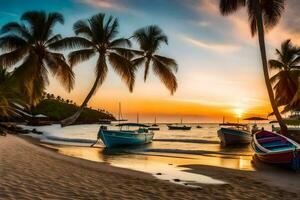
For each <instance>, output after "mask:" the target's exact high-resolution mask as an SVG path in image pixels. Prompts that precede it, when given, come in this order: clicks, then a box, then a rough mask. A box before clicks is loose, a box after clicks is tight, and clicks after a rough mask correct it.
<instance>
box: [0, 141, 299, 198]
mask: <svg viewBox="0 0 300 200" xmlns="http://www.w3.org/2000/svg"><path fill="white" fill-rule="evenodd" d="M0 177H1V178H0V199H200V198H201V199H253V198H256V199H258V198H263V199H274V198H276V197H281V199H295V198H297V197H296V196H295V194H293V193H290V192H286V191H282V190H277V189H276V188H272V187H266V188H265V190H263V191H262V190H258V191H259V192H258V193H249V194H247V195H243V194H241V193H240V191H241V190H240V189H239V188H238V187H239V186H238V185H234V186H232V185H230V183H229V184H226V185H219V186H215V185H203V186H202V189H196V188H189V187H185V186H180V185H176V184H172V183H169V182H166V181H162V180H158V179H155V178H154V177H152V176H151V175H149V174H146V173H142V172H136V171H132V170H128V169H122V168H117V167H112V166H110V165H108V164H105V163H96V162H91V161H86V160H81V159H77V158H72V157H67V156H64V155H60V154H58V153H56V152H54V151H50V150H48V149H45V148H43V147H40V146H38V145H34V144H32V143H30V142H28V141H26V140H24V139H22V138H19V137H17V136H13V135H8V136H7V137H0ZM225 181H226V180H225ZM247 184H249V187H250V186H251V188H252V191H253V190H254V191H255V189H253V187H254V188H255V187H258V188H259V187H260V185H259V183H257V182H254V181H253V183H252V182H249V183H247Z"/></svg>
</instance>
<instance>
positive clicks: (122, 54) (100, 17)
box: [51, 13, 135, 126]
mask: <svg viewBox="0 0 300 200" xmlns="http://www.w3.org/2000/svg"><path fill="white" fill-rule="evenodd" d="M73 29H74V32H75V34H76V35H77V36H75V37H68V38H64V39H63V40H61V41H60V42H57V43H56V44H54V45H51V46H52V47H53V48H55V49H57V50H59V49H65V48H80V49H79V50H76V51H73V52H71V53H70V54H69V62H70V65H71V66H74V65H76V64H78V63H79V62H83V61H86V60H88V59H90V58H92V57H93V56H97V64H96V69H95V74H96V79H95V82H94V84H93V86H92V88H91V90H90V92H89V93H88V95H87V96H86V98H85V100H84V101H83V103H82V104H81V106H80V108H79V109H78V111H77V112H76V113H75V114H74V115H72V116H71V117H69V118H67V119H64V120H63V121H62V122H61V124H62V126H67V125H70V124H72V123H74V122H75V121H76V119H77V118H78V117H79V116H80V114H81V112H82V111H83V109H84V108H85V107H86V106H87V103H88V102H89V100H90V99H91V97H92V96H93V94H95V92H96V90H97V88H98V87H99V86H100V85H101V84H102V83H103V81H104V80H105V78H106V76H107V72H108V65H107V64H108V63H109V64H110V65H111V67H112V68H113V69H114V70H115V71H116V72H117V73H118V74H119V75H120V76H121V78H122V80H123V81H125V83H126V84H127V86H128V87H129V90H130V91H132V89H133V84H134V79H135V67H134V66H133V65H132V64H131V62H130V60H129V59H128V58H129V57H131V56H132V53H131V51H130V50H129V49H127V48H126V47H128V46H130V45H131V43H130V41H129V40H128V39H125V38H117V34H118V29H119V23H118V20H117V19H116V18H113V17H112V16H110V17H109V18H108V19H106V18H105V14H102V13H100V14H97V15H94V16H92V17H91V18H90V19H88V20H79V21H77V22H76V23H75V24H74V26H73Z"/></svg>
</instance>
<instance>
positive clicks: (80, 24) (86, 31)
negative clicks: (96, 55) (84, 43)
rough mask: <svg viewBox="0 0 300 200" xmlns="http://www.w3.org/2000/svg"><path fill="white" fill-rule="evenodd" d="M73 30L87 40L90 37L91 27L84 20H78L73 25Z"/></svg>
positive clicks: (91, 34)
mask: <svg viewBox="0 0 300 200" xmlns="http://www.w3.org/2000/svg"><path fill="white" fill-rule="evenodd" d="M73 30H74V32H75V34H76V35H81V36H84V37H86V38H88V39H89V40H91V39H92V37H93V33H92V31H91V28H90V26H89V24H88V22H87V21H86V20H78V21H77V22H76V23H75V24H74V25H73Z"/></svg>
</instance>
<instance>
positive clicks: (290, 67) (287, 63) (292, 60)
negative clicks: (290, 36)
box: [269, 40, 300, 112]
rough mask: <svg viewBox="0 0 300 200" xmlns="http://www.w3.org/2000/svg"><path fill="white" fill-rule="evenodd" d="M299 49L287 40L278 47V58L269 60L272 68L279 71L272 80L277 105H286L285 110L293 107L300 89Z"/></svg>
mask: <svg viewBox="0 0 300 200" xmlns="http://www.w3.org/2000/svg"><path fill="white" fill-rule="evenodd" d="M299 51H300V49H299V47H296V46H294V45H293V44H292V43H291V41H290V40H286V41H284V42H283V43H282V44H281V49H280V50H279V49H276V54H277V56H278V60H273V59H272V60H269V67H270V69H273V70H276V71H278V72H277V73H276V74H275V75H274V76H273V77H272V78H271V79H270V81H271V83H272V84H273V85H274V87H273V88H274V91H275V101H276V102H277V106H285V107H284V109H283V112H287V111H290V109H292V108H293V105H292V102H293V99H294V97H295V95H296V92H297V90H298V79H299V77H300V66H299V64H300V56H299V54H298V53H299Z"/></svg>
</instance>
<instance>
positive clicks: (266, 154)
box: [251, 131, 300, 170]
mask: <svg viewBox="0 0 300 200" xmlns="http://www.w3.org/2000/svg"><path fill="white" fill-rule="evenodd" d="M251 147H252V149H253V150H254V152H255V155H256V157H257V158H258V159H259V160H260V161H262V162H265V163H268V164H273V165H278V166H283V167H288V168H292V169H294V170H298V169H299V160H300V145H299V144H298V143H296V142H295V141H293V140H291V139H289V138H287V137H285V136H283V135H280V134H278V133H274V132H269V131H259V132H257V133H255V134H254V135H253V140H252V142H251Z"/></svg>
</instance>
